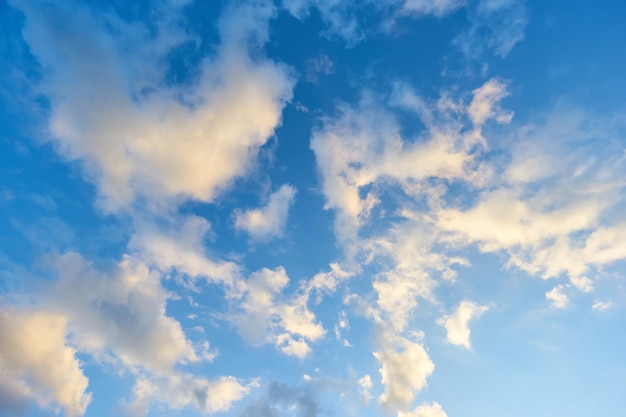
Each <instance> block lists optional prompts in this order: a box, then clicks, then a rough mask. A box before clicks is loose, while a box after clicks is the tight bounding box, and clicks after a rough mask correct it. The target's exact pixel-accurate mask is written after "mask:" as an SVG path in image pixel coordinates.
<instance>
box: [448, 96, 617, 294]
mask: <svg viewBox="0 0 626 417" xmlns="http://www.w3.org/2000/svg"><path fill="white" fill-rule="evenodd" d="M623 132H624V130H623V126H621V125H620V123H619V122H616V121H615V120H614V119H611V118H604V119H602V118H600V120H598V119H597V118H592V117H591V115H589V114H587V113H586V112H584V111H582V110H580V109H572V108H564V109H563V108H561V109H555V110H553V111H552V112H549V113H548V114H547V116H544V117H542V118H541V119H540V120H539V121H537V122H534V123H530V124H528V125H525V126H522V127H520V128H518V129H517V132H516V133H515V134H514V135H513V136H512V137H511V138H510V139H509V140H511V139H513V140H515V144H514V146H513V148H512V151H510V160H509V162H508V163H506V164H502V166H500V167H498V164H500V163H501V161H494V162H493V166H494V167H498V168H495V169H497V170H498V171H499V172H500V173H501V175H494V176H493V177H492V178H493V179H492V180H490V188H489V189H486V190H484V191H483V192H481V193H480V194H479V195H478V198H477V200H476V202H475V203H474V204H473V205H472V206H470V207H469V208H453V207H446V208H443V209H441V210H439V212H438V214H437V215H438V227H439V228H440V229H441V230H443V231H447V232H452V235H451V241H455V242H456V243H457V244H461V245H467V244H471V243H476V244H478V246H479V248H480V249H481V250H482V251H484V252H498V251H503V252H505V253H506V254H507V255H508V257H509V260H508V263H507V266H514V267H518V268H520V269H522V270H524V271H526V272H528V273H530V274H533V275H538V276H541V277H542V278H544V279H548V278H557V277H559V276H560V275H562V274H567V275H568V276H569V279H570V281H571V283H572V284H573V285H574V286H575V287H577V288H578V289H580V290H582V291H585V292H589V291H591V290H592V288H593V284H592V277H590V276H589V275H590V273H591V272H593V268H599V267H602V266H604V265H607V264H610V263H612V262H614V261H616V260H619V259H623V258H624V257H626V243H625V242H624V239H623V238H622V237H623V234H622V231H623V230H625V229H624V223H623V219H622V218H621V217H620V216H619V215H617V214H616V213H618V212H619V209H620V207H623V199H622V197H621V195H620V191H621V190H622V189H623V180H622V179H621V172H623V170H624V164H625V163H626V157H625V156H624V150H623V145H620V144H619V143H618V142H616V141H613V140H611V139H610V138H611V137H614V136H615V135H622V134H624V133H623ZM506 144H508V142H506V143H504V144H499V143H498V142H497V141H495V142H494V145H496V147H498V146H506ZM620 236H622V237H620Z"/></svg>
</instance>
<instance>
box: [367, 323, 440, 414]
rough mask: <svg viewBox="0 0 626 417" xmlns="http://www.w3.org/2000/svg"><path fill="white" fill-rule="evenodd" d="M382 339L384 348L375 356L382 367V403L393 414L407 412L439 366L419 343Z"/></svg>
mask: <svg viewBox="0 0 626 417" xmlns="http://www.w3.org/2000/svg"><path fill="white" fill-rule="evenodd" d="M379 339H380V340H379V343H380V345H381V346H380V349H379V350H378V351H376V352H374V357H376V359H377V360H378V362H380V364H381V367H380V369H379V372H380V375H381V381H382V383H383V384H384V385H385V391H384V392H383V393H382V394H381V395H380V397H379V398H378V401H379V402H380V404H381V405H382V406H383V407H384V408H385V409H387V410H389V411H397V410H406V409H408V407H409V406H410V405H411V403H412V402H413V400H414V399H415V395H416V394H417V392H419V391H420V390H422V389H423V388H424V387H426V385H427V384H426V379H427V378H428V377H429V376H430V374H432V373H433V371H434V370H435V365H434V364H433V362H432V361H431V360H430V357H429V356H428V353H427V352H426V349H424V346H423V345H422V344H420V343H418V342H414V341H411V340H409V339H406V338H403V337H399V336H395V335H393V334H382V335H380V336H379Z"/></svg>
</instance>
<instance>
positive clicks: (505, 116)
mask: <svg viewBox="0 0 626 417" xmlns="http://www.w3.org/2000/svg"><path fill="white" fill-rule="evenodd" d="M473 95H474V97H473V98H472V101H471V103H470V104H469V107H468V108H467V112H468V114H469V117H470V119H471V120H472V122H473V123H474V126H476V127H480V126H482V125H483V124H484V123H485V122H486V121H487V120H489V119H496V120H497V121H498V122H500V123H510V122H511V120H512V119H513V112H510V111H504V110H502V109H501V108H500V105H499V103H500V101H501V100H502V99H503V98H505V97H506V96H508V95H509V92H508V91H507V86H506V84H505V83H503V82H502V81H500V80H498V79H496V78H492V79H491V80H489V81H487V82H486V83H485V84H483V85H482V86H481V87H479V88H477V89H475V90H474V91H473Z"/></svg>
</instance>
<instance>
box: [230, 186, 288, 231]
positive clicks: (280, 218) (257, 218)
mask: <svg viewBox="0 0 626 417" xmlns="http://www.w3.org/2000/svg"><path fill="white" fill-rule="evenodd" d="M295 196H296V189H295V188H294V187H292V186H291V185H288V184H286V185H283V186H281V187H280V188H279V189H278V190H276V192H274V193H272V194H271V195H270V196H269V201H268V202H267V205H265V206H263V207H260V208H258V209H250V210H245V211H237V212H236V213H235V228H236V229H237V230H243V231H245V232H246V233H248V234H249V235H250V237H251V238H252V239H253V240H255V241H260V242H267V241H269V240H271V239H272V238H274V237H278V236H281V235H282V234H283V233H284V230H285V224H286V223H287V215H288V213H289V207H290V206H291V205H292V204H293V201H294V198H295Z"/></svg>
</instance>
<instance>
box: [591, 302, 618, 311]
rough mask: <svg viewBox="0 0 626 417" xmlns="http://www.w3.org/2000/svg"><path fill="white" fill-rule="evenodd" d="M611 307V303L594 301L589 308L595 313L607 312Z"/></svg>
mask: <svg viewBox="0 0 626 417" xmlns="http://www.w3.org/2000/svg"><path fill="white" fill-rule="evenodd" d="M611 307H613V303H612V302H611V301H596V302H595V303H593V305H592V306H591V308H593V309H594V310H596V311H604V310H608V309H609V308H611Z"/></svg>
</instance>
